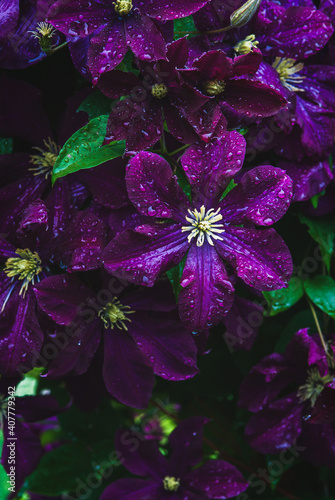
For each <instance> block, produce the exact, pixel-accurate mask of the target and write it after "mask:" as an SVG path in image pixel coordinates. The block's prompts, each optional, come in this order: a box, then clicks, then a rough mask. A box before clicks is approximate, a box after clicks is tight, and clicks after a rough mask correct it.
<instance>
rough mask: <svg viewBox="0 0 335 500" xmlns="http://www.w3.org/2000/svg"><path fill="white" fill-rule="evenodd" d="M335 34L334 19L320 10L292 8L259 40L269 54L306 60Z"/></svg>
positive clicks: (271, 24) (263, 49)
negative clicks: (334, 31) (332, 20)
mask: <svg viewBox="0 0 335 500" xmlns="http://www.w3.org/2000/svg"><path fill="white" fill-rule="evenodd" d="M332 33H333V26H332V23H331V21H330V19H329V18H328V17H327V16H326V15H325V14H323V13H322V12H320V11H319V10H317V9H315V8H313V9H310V8H305V7H289V8H288V9H287V10H286V11H285V12H284V14H283V15H281V16H279V17H278V19H276V20H275V21H273V22H272V23H268V24H267V25H266V26H265V29H264V34H263V36H260V37H257V39H258V40H259V41H260V48H261V50H262V51H264V52H265V53H266V55H269V56H281V57H291V58H293V59H303V58H306V57H309V56H311V55H313V54H315V53H316V52H318V51H319V50H320V49H321V48H322V47H323V46H324V45H326V43H327V41H328V40H329V38H330V37H331V35H332Z"/></svg>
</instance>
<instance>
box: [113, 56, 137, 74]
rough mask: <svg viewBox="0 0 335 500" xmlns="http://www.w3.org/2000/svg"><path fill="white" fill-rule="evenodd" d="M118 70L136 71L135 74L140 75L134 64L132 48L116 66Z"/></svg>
mask: <svg viewBox="0 0 335 500" xmlns="http://www.w3.org/2000/svg"><path fill="white" fill-rule="evenodd" d="M115 69H117V70H119V71H124V72H126V73H134V74H135V75H139V74H140V71H139V70H138V69H137V68H136V66H135V65H134V54H133V53H132V51H131V50H128V52H127V54H126V55H125V56H124V58H123V59H122V61H121V62H120V64H119V65H118V66H116V68H115Z"/></svg>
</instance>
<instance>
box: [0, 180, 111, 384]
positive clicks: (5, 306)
mask: <svg viewBox="0 0 335 500" xmlns="http://www.w3.org/2000/svg"><path fill="white" fill-rule="evenodd" d="M75 205H76V204H75V201H74V199H73V196H72V193H71V189H70V186H69V181H68V180H67V179H62V180H61V181H58V182H57V183H56V185H55V186H54V188H53V190H52V191H51V193H50V194H49V196H48V197H47V199H46V200H45V202H43V201H42V200H35V202H33V203H32V204H31V205H29V206H28V207H27V209H26V210H25V211H24V213H23V216H22V218H21V222H20V227H19V230H18V234H17V236H16V238H15V239H13V240H12V243H10V242H8V241H7V240H5V239H3V238H1V239H0V259H1V263H2V264H3V270H2V272H1V273H0V304H1V305H0V317H1V326H0V361H1V363H0V364H1V373H2V374H4V375H7V376H14V375H15V373H16V372H17V370H19V371H22V370H23V368H25V369H24V371H29V369H32V368H33V367H34V366H35V361H34V360H35V357H36V353H37V354H38V352H39V350H40V348H41V346H42V342H43V337H44V334H43V330H42V329H41V326H40V324H39V319H38V315H37V311H36V298H35V294H34V292H33V290H32V285H33V284H34V283H36V282H38V281H40V280H43V279H44V278H45V277H46V276H48V275H50V274H51V269H55V266H56V269H57V270H58V272H59V270H60V269H64V268H67V269H68V271H69V272H71V271H72V272H74V271H76V270H78V271H82V270H90V269H96V268H97V267H99V266H100V257H101V252H102V249H103V248H104V246H105V238H106V228H105V226H104V224H103V223H102V222H101V221H100V220H99V219H98V217H96V216H95V215H94V214H92V213H86V212H78V210H77V208H76V206H75ZM26 368H27V369H26Z"/></svg>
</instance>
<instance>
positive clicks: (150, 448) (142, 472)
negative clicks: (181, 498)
mask: <svg viewBox="0 0 335 500" xmlns="http://www.w3.org/2000/svg"><path fill="white" fill-rule="evenodd" d="M115 449H116V450H117V451H118V452H119V453H120V454H121V456H122V457H123V461H122V464H123V465H124V467H126V468H127V469H128V470H129V472H131V473H132V474H135V475H136V476H151V477H153V478H156V479H158V480H159V481H160V480H162V478H163V477H164V476H165V473H166V471H167V470H168V462H167V460H166V458H165V457H164V456H163V455H162V454H161V452H160V451H159V448H158V442H157V441H148V440H146V439H145V437H144V436H143V435H142V434H139V433H137V432H135V431H132V430H123V429H120V430H118V431H117V432H116V436H115Z"/></svg>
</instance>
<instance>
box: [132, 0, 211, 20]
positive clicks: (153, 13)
mask: <svg viewBox="0 0 335 500" xmlns="http://www.w3.org/2000/svg"><path fill="white" fill-rule="evenodd" d="M207 1H208V0H192V1H189V0H188V1H186V2H184V3H180V2H179V1H178V0H169V1H168V2H157V1H155V0H147V1H145V2H142V1H141V2H139V8H140V10H141V13H146V14H148V15H149V16H150V17H155V18H156V19H158V20H159V21H160V20H163V21H169V20H173V19H178V17H186V16H189V15H191V14H193V13H194V12H196V11H197V10H199V9H201V7H202V6H203V5H205V4H206V3H207Z"/></svg>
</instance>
